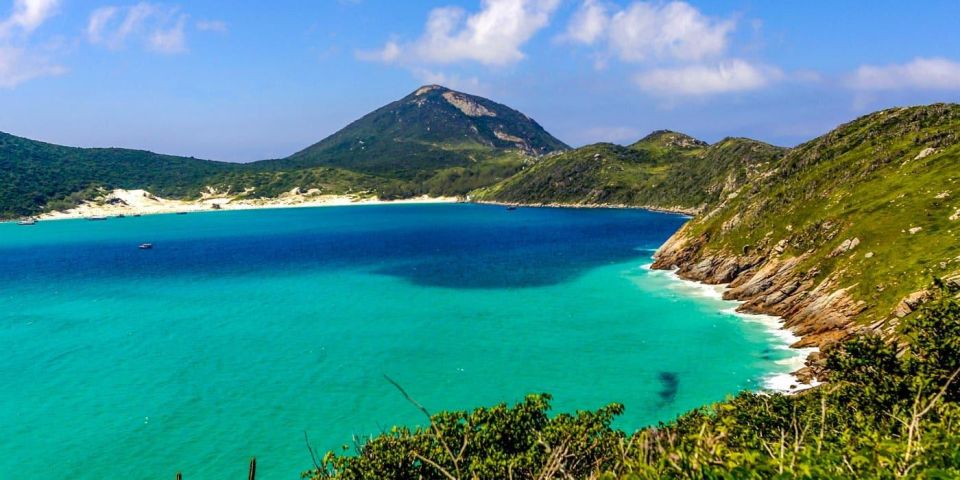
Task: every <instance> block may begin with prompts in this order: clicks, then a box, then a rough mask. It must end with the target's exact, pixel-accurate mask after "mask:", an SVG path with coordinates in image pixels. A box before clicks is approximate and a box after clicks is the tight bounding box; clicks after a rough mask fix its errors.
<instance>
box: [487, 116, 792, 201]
mask: <svg viewBox="0 0 960 480" xmlns="http://www.w3.org/2000/svg"><path fill="white" fill-rule="evenodd" d="M784 152H785V149H782V148H779V147H774V146H771V145H767V144H765V143H761V142H757V141H754V140H749V139H743V138H727V139H724V140H722V141H720V142H718V143H717V144H715V145H707V144H706V143H704V142H701V141H699V140H695V139H693V138H691V137H688V136H686V135H683V134H679V133H675V132H668V131H660V132H654V133H653V134H651V135H649V136H647V137H646V138H644V139H643V140H640V141H639V142H637V143H635V144H633V145H631V146H629V147H622V146H619V145H613V144H609V143H601V144H595V145H589V146H586V147H582V148H578V149H576V150H572V151H568V152H564V153H560V154H557V155H552V156H548V157H546V158H544V159H542V160H540V161H538V162H537V163H535V164H534V165H533V166H531V167H529V168H527V169H525V170H524V171H523V172H521V173H519V174H517V175H516V176H513V177H511V178H509V179H507V180H505V181H503V182H500V183H498V184H495V185H492V186H490V187H486V188H482V189H479V190H477V191H475V192H473V193H472V194H471V198H473V199H476V200H480V201H497V202H509V203H526V204H549V203H562V204H573V205H577V204H580V205H604V204H607V205H609V204H615V205H633V206H646V207H655V208H669V209H681V210H687V211H698V210H700V209H702V208H703V207H704V206H705V205H708V204H710V203H713V202H716V201H717V200H718V199H719V198H720V197H721V196H722V195H725V194H727V193H729V192H732V191H735V190H736V189H738V188H739V187H740V186H742V185H744V184H745V183H746V182H748V181H750V180H751V179H754V178H758V177H760V176H762V175H763V174H764V173H765V172H767V171H768V170H769V169H771V168H773V167H774V166H775V165H776V162H777V161H778V160H779V159H780V158H781V157H782V156H783V153H784Z"/></svg>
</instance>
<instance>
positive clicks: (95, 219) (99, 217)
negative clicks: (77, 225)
mask: <svg viewBox="0 0 960 480" xmlns="http://www.w3.org/2000/svg"><path fill="white" fill-rule="evenodd" d="M106 219H107V217H105V216H103V215H94V216H92V217H87V220H90V221H91V222H99V221H103V220H106Z"/></svg>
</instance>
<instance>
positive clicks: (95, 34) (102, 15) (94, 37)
mask: <svg viewBox="0 0 960 480" xmlns="http://www.w3.org/2000/svg"><path fill="white" fill-rule="evenodd" d="M117 11H118V9H117V7H102V8H98V9H96V10H94V11H93V13H91V14H90V20H89V21H87V39H88V40H90V42H92V43H101V42H103V30H104V29H105V28H106V26H107V23H109V22H110V20H112V19H113V17H115V16H116V15H117Z"/></svg>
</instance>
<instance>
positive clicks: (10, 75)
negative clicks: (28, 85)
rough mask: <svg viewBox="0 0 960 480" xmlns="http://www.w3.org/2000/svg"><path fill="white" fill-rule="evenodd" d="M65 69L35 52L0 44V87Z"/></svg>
mask: <svg viewBox="0 0 960 480" xmlns="http://www.w3.org/2000/svg"><path fill="white" fill-rule="evenodd" d="M66 71H67V69H66V68H64V67H62V66H60V65H56V64H53V63H51V62H49V61H48V60H47V59H45V58H43V57H42V56H41V55H37V54H36V53H35V52H28V51H27V50H25V49H23V48H18V47H11V46H2V45H0V88H13V87H16V86H17V85H20V84H21V83H23V82H26V81H28V80H33V79H35V78H39V77H48V76H54V75H62V74H64V73H66Z"/></svg>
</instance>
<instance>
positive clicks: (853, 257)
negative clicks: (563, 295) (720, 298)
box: [655, 104, 960, 345]
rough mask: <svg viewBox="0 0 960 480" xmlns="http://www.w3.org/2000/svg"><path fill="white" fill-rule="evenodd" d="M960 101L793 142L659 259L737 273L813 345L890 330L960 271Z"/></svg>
mask: <svg viewBox="0 0 960 480" xmlns="http://www.w3.org/2000/svg"><path fill="white" fill-rule="evenodd" d="M958 181H960V106H958V105H943V104H939V105H930V106H923V107H911V108H895V109H890V110H884V111H881V112H877V113H874V114H871V115H867V116H864V117H861V118H859V119H857V120H854V121H853V122H850V123H848V124H845V125H842V126H840V127H839V128H837V129H836V130H834V131H832V132H830V133H828V134H826V135H824V136H821V137H819V138H817V139H814V140H812V141H810V142H807V143H804V144H803V145H800V146H798V147H796V148H794V149H792V150H790V151H789V152H788V153H787V154H786V155H785V156H784V157H783V159H782V160H781V161H780V162H779V163H778V164H777V165H776V167H775V168H773V169H771V170H770V171H769V172H768V173H767V174H766V175H764V176H762V178H758V179H757V180H756V181H754V182H751V183H750V184H749V185H744V186H742V187H740V188H739V189H737V190H736V191H734V192H732V194H731V195H728V196H727V197H725V198H723V199H722V201H721V202H720V203H719V204H717V205H714V206H711V208H710V209H709V211H706V212H705V213H704V214H703V215H701V216H700V217H698V218H696V219H695V220H694V221H692V222H690V223H689V224H687V225H686V226H685V227H684V228H683V229H682V230H681V231H680V232H678V233H677V234H676V235H674V237H673V238H672V239H671V240H670V241H669V242H668V243H667V244H666V245H665V246H664V247H663V248H662V249H661V251H660V252H659V253H658V255H657V261H656V263H655V267H658V268H674V267H678V268H679V274H680V275H682V276H684V277H686V278H690V279H695V280H701V281H705V282H708V283H727V282H732V286H733V289H732V290H731V291H730V292H729V296H731V297H733V298H738V299H742V300H745V301H747V303H746V305H745V306H744V308H746V309H748V310H750V311H755V312H761V313H771V314H776V315H781V316H785V317H786V319H787V325H788V326H790V327H793V328H794V329H795V330H796V331H798V333H800V334H801V335H804V337H805V338H804V341H803V343H804V344H811V345H825V344H829V343H831V342H833V341H836V340H838V339H842V338H845V337H847V336H848V335H849V334H850V333H851V332H852V331H856V330H859V329H862V328H867V326H873V327H876V328H881V329H886V330H889V329H891V328H892V327H893V325H894V324H895V323H896V322H895V320H896V319H898V318H900V317H903V316H904V315H906V314H908V313H909V312H910V311H912V310H913V309H914V308H916V306H917V305H918V304H919V303H922V302H923V300H924V299H926V298H928V297H930V296H931V295H930V293H929V291H928V289H929V288H930V287H931V284H932V282H933V280H934V278H947V277H951V276H953V275H955V274H957V273H958V272H960V183H958Z"/></svg>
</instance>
